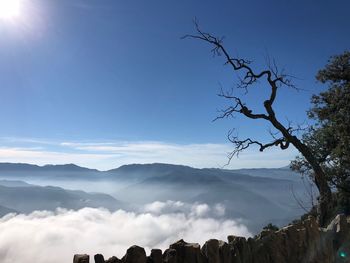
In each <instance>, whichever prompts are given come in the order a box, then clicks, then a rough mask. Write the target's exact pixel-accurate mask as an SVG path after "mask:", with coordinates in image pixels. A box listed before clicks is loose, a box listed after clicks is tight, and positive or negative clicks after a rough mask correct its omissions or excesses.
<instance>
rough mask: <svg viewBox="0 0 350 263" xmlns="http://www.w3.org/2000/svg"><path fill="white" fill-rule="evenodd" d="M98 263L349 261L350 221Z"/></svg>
mask: <svg viewBox="0 0 350 263" xmlns="http://www.w3.org/2000/svg"><path fill="white" fill-rule="evenodd" d="M89 260H90V258H89V255H81V254H80V255H75V256H74V259H73V263H89ZM91 260H94V261H95V263H267V262H269V263H284V262H286V263H294V262H297V263H306V262H310V263H330V262H337V263H338V262H339V263H341V262H344V263H345V262H348V263H349V262H350V218H346V216H344V215H338V216H336V217H335V219H334V220H333V221H332V222H331V224H329V226H328V227H327V228H320V227H319V226H318V224H317V222H316V220H315V219H314V218H313V217H309V218H308V219H306V220H304V221H301V222H300V223H297V224H293V225H289V226H286V227H284V228H282V229H280V230H278V231H272V230H263V231H262V232H261V233H260V234H259V235H258V236H256V237H254V238H248V239H246V238H244V237H238V236H228V242H224V241H220V240H216V239H211V240H208V241H207V242H206V243H205V244H204V245H203V247H201V246H200V245H199V244H196V243H194V244H191V243H186V242H185V241H183V240H179V241H178V242H176V243H174V244H172V245H170V246H169V248H168V249H166V250H165V251H164V252H162V251H161V250H160V249H152V251H151V253H150V255H149V256H146V253H145V250H144V249H143V248H142V247H139V246H132V247H130V248H129V249H128V250H127V252H126V254H125V256H124V257H123V258H121V259H118V258H117V257H111V258H110V259H107V260H105V259H104V257H103V256H102V255H101V254H97V255H95V256H94V258H93V259H91Z"/></svg>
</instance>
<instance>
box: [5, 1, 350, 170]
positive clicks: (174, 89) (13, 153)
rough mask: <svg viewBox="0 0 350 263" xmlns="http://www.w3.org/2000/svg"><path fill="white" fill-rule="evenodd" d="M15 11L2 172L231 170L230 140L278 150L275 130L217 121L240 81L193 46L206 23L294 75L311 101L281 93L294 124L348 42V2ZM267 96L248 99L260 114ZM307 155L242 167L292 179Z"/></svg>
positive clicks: (251, 157)
mask: <svg viewBox="0 0 350 263" xmlns="http://www.w3.org/2000/svg"><path fill="white" fill-rule="evenodd" d="M4 1H5V2H6V0H4ZM7 1H8V0H7ZM16 1H19V11H18V14H17V15H16V16H13V17H10V18H9V17H7V18H4V17H1V12H0V58H1V59H0V92H1V93H0V120H1V125H0V127H1V129H0V161H1V162H5V161H6V162H28V163H36V164H46V163H71V162H74V163H77V164H79V165H82V166H86V167H90V168H98V169H102V170H106V169H110V168H114V167H118V166H119V165H122V164H128V163H148V162H168V163H176V164H186V165H191V166H195V167H220V166H222V165H224V164H225V163H226V162H227V158H226V154H227V153H228V152H229V151H230V150H231V149H232V147H231V145H230V144H229V143H228V142H227V136H226V135H227V132H228V130H230V129H231V128H236V131H237V133H238V135H239V136H240V137H241V138H245V137H251V138H255V139H259V140H262V141H264V142H268V141H269V140H271V138H269V133H268V128H269V126H268V125H267V124H266V123H264V122H260V121H258V122H256V121H250V120H245V119H244V118H241V117H239V116H238V117H237V118H234V119H226V120H220V121H215V122H213V121H212V120H213V119H214V118H215V117H216V116H217V114H218V110H220V109H222V108H224V107H225V106H227V105H229V104H228V103H229V102H228V101H225V100H224V99H222V98H219V97H218V96H217V93H218V92H219V91H220V89H221V88H223V89H225V90H226V89H227V90H230V89H231V88H233V87H235V84H236V83H237V75H236V74H235V73H234V72H232V70H231V69H230V68H228V67H225V66H224V65H223V64H224V60H223V58H222V57H213V55H212V54H211V52H210V50H211V47H210V46H208V45H207V44H206V43H203V42H200V41H196V40H191V39H185V40H184V39H181V37H182V36H183V35H185V34H191V33H194V25H193V19H194V18H196V19H197V21H198V22H199V25H200V27H201V28H202V30H203V31H206V32H210V33H212V34H214V35H217V36H225V39H224V41H225V42H224V43H225V46H226V48H227V50H229V51H230V53H231V54H232V55H234V56H239V57H242V58H247V59H250V60H252V61H253V62H254V64H253V67H254V68H256V69H257V70H261V69H263V68H265V67H266V61H267V58H268V57H269V58H272V59H274V60H275V61H276V63H277V65H278V66H279V68H281V69H285V71H286V72H287V73H288V74H291V75H293V76H295V79H293V81H294V83H295V85H296V86H297V87H298V88H300V91H295V90H290V89H287V88H284V89H281V90H280V91H279V94H278V98H277V101H276V104H275V109H276V112H277V113H278V117H279V118H280V119H281V120H282V121H283V122H285V123H286V122H288V121H292V122H293V123H304V122H305V121H307V116H306V113H305V112H306V110H307V109H308V108H309V107H310V103H309V101H310V96H311V95H312V94H315V93H319V92H320V91H322V90H324V89H326V88H327V87H326V86H325V85H322V84H320V83H317V82H316V80H315V74H316V73H317V71H318V70H319V69H321V68H322V67H323V66H324V65H325V64H326V63H327V60H328V59H329V57H330V56H331V55H335V54H340V53H342V52H343V51H344V50H346V49H349V44H350V27H349V19H348V10H349V9H350V2H349V1H346V0H337V1H305V0H303V1H301V0H295V1H284V0H283V1H282V0H281V1H272V0H266V1H258V0H250V1H228V0H222V1H219V2H215V3H214V1H208V0H200V1H199V0H191V1H188V0H187V1H185V0H178V1H169V0H167V1H164V0H148V1H141V0H135V1H122V0H60V1H55V0H16ZM267 92H268V90H267V89H266V86H264V85H263V84H261V85H259V86H257V87H254V89H252V90H251V91H250V93H249V94H248V95H247V96H244V94H242V96H244V99H245V101H247V103H248V105H249V106H250V107H251V108H253V109H261V102H262V101H263V100H264V98H265V97H266V95H267V94H268V93H267ZM296 154H297V153H296V151H295V150H294V149H290V150H288V151H286V152H283V153H282V152H280V151H278V150H277V149H273V150H270V151H269V152H267V153H266V154H261V153H258V152H256V149H250V150H248V152H246V153H244V154H242V156H241V158H240V159H238V160H237V159H235V160H233V161H232V163H231V165H230V167H232V168H243V167H280V166H284V165H287V164H288V161H289V160H290V159H292V158H293V157H294V156H295V155H296Z"/></svg>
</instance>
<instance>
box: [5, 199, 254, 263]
mask: <svg viewBox="0 0 350 263" xmlns="http://www.w3.org/2000/svg"><path fill="white" fill-rule="evenodd" d="M143 211H144V212H139V213H136V212H126V211H124V210H118V211H116V212H110V211H108V210H106V209H103V208H99V209H97V208H83V209H81V210H78V211H73V210H65V209H57V210H56V211H55V212H49V211H35V212H33V213H31V214H29V215H23V214H20V215H15V214H10V215H7V216H5V217H3V218H1V219H0V233H1V239H0V257H1V261H2V262H3V263H10V262H11V263H12V262H22V261H23V262H37V263H46V262H51V263H62V262H70V261H71V260H72V256H73V255H74V254H76V253H88V254H90V255H93V254H94V253H102V254H104V255H105V256H106V257H109V256H112V255H116V256H119V257H121V256H123V255H124V254H125V252H126V249H127V248H128V247H130V246H131V245H134V244H137V245H140V246H143V247H145V248H146V250H147V251H149V249H150V248H161V249H165V248H167V247H168V246H169V245H170V244H171V243H173V242H175V241H176V240H178V239H181V238H183V239H185V240H186V241H188V242H199V243H201V244H203V243H204V242H205V241H206V240H208V239H210V238H218V239H222V240H226V237H227V236H228V235H231V234H234V235H242V236H249V235H251V234H250V233H249V231H248V229H247V228H246V227H245V226H244V225H243V224H241V222H240V221H239V220H236V221H234V220H227V219H224V218H221V216H223V215H224V213H225V207H223V206H222V205H219V204H218V205H216V206H213V207H211V206H209V205H207V204H184V203H182V202H173V201H168V202H154V203H152V204H147V205H145V206H144V208H143Z"/></svg>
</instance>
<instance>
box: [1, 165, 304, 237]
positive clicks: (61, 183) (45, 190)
mask: <svg viewBox="0 0 350 263" xmlns="http://www.w3.org/2000/svg"><path fill="white" fill-rule="evenodd" d="M0 178H2V179H3V180H2V181H0V212H1V211H4V212H1V213H0V215H1V214H4V213H5V212H6V211H18V212H24V213H28V212H30V211H33V210H42V209H47V210H54V209H55V208H57V207H64V208H69V209H79V208H81V207H85V206H89V207H99V206H103V207H106V208H108V209H110V210H116V209H118V208H121V207H124V208H126V207H128V206H129V207H135V206H138V205H139V206H140V205H144V204H147V203H150V202H154V201H167V200H175V201H182V202H188V203H194V202H195V203H206V204H208V205H216V204H222V205H224V206H225V208H226V209H225V217H227V218H240V219H242V220H244V222H245V223H246V225H248V227H249V228H250V229H251V230H252V231H253V232H254V231H257V230H259V229H260V228H261V227H262V226H263V225H264V224H267V223H269V222H273V223H275V224H278V225H282V224H285V223H288V222H290V221H291V220H293V219H294V218H296V217H297V216H299V215H300V214H302V213H303V212H304V211H303V210H302V209H301V207H300V206H299V205H298V202H299V203H300V202H302V203H307V202H309V201H310V197H309V196H307V195H306V194H305V193H306V191H305V185H304V183H303V181H302V180H301V179H300V176H299V175H298V174H296V173H294V172H293V171H290V170H289V169H288V168H286V167H285V168H276V169H272V168H271V169H240V170H228V169H208V168H206V169H196V168H192V167H188V166H182V165H171V164H161V163H154V164H132V165H124V166H121V167H119V168H116V169H112V170H108V171H98V170H94V169H88V168H83V167H79V166H77V165H74V164H67V165H45V166H37V165H30V164H12V163H0ZM9 180H10V181H11V182H10V181H9ZM15 180H17V182H16V181H15ZM18 180H19V181H18ZM33 184H40V186H38V185H33ZM65 188H69V189H65ZM306 190H307V189H306ZM91 192H101V193H102V194H97V193H91ZM296 199H298V200H296ZM310 202H311V201H310ZM6 209H8V210H6ZM126 209H127V208H126Z"/></svg>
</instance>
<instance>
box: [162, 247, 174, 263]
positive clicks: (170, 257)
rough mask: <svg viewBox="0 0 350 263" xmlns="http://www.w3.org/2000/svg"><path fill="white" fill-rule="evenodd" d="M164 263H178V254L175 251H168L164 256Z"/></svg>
mask: <svg viewBox="0 0 350 263" xmlns="http://www.w3.org/2000/svg"><path fill="white" fill-rule="evenodd" d="M163 262H164V263H177V252H176V250H175V249H171V248H169V249H167V250H165V251H164V254H163Z"/></svg>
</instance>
